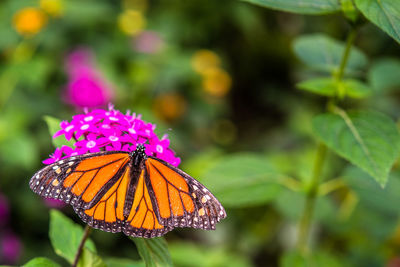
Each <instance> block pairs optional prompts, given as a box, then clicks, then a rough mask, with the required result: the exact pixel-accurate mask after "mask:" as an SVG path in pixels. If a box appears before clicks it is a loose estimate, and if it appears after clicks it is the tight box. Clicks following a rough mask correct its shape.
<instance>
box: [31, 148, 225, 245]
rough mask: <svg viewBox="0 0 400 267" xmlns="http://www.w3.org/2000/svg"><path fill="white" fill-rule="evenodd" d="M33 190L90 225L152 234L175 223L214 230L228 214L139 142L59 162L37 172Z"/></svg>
mask: <svg viewBox="0 0 400 267" xmlns="http://www.w3.org/2000/svg"><path fill="white" fill-rule="evenodd" d="M30 187H31V189H32V190H33V191H34V192H35V193H37V194H39V195H41V196H43V197H47V198H54V199H59V200H62V201H64V202H66V203H69V204H71V205H72V206H73V208H74V210H75V212H76V213H77V214H78V215H79V216H80V218H81V219H82V220H83V221H84V222H86V223H87V224H89V225H90V226H92V227H94V228H98V229H101V230H104V231H108V232H124V233H125V234H126V235H129V236H136V237H156V236H161V235H163V234H165V233H167V232H168V231H170V230H172V229H173V228H175V227H193V228H200V229H205V230H212V229H215V224H216V223H217V222H219V221H220V220H221V219H223V218H225V217H226V213H225V210H224V208H223V207H222V205H221V204H220V203H219V202H218V200H217V199H216V198H215V197H214V196H213V195H212V194H211V193H210V192H209V191H208V189H206V188H205V187H204V186H203V185H202V184H201V183H199V182H198V181H196V180H195V179H194V178H192V177H191V176H189V175H188V174H186V173H185V172H183V171H181V170H180V169H178V168H176V167H174V166H172V165H170V164H169V163H167V162H165V161H163V160H160V159H158V158H155V157H151V156H147V155H146V153H145V148H144V146H143V145H138V147H137V149H136V150H135V151H134V152H131V153H128V152H124V151H106V152H99V153H90V154H85V155H81V156H76V157H70V158H67V159H64V160H60V161H58V162H56V163H54V164H52V165H49V166H47V167H45V168H43V169H41V170H40V171H38V172H37V173H36V174H35V175H34V176H33V177H32V179H31V180H30Z"/></svg>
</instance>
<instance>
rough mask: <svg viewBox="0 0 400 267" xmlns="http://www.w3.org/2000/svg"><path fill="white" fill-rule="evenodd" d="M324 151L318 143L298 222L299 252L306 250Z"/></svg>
mask: <svg viewBox="0 0 400 267" xmlns="http://www.w3.org/2000/svg"><path fill="white" fill-rule="evenodd" d="M326 152H327V147H326V146H325V145H324V144H322V143H319V144H318V147H317V154H316V157H315V161H314V169H313V175H312V179H311V183H310V187H309V189H308V191H307V195H306V203H305V207H304V211H303V214H302V218H301V220H300V224H299V233H298V241H297V242H298V243H297V247H298V249H299V250H300V251H301V252H306V251H307V250H308V236H309V232H310V227H311V220H312V216H313V213H314V206H315V199H316V197H317V195H318V186H319V183H320V179H321V173H322V167H323V164H324V161H325V156H326Z"/></svg>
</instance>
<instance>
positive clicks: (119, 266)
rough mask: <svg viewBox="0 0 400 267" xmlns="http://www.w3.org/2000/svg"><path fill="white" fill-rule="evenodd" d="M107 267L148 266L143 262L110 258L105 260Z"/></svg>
mask: <svg viewBox="0 0 400 267" xmlns="http://www.w3.org/2000/svg"><path fill="white" fill-rule="evenodd" d="M104 262H105V263H106V265H107V267H145V266H146V265H145V264H144V262H142V261H134V260H131V259H121V258H108V259H105V260H104Z"/></svg>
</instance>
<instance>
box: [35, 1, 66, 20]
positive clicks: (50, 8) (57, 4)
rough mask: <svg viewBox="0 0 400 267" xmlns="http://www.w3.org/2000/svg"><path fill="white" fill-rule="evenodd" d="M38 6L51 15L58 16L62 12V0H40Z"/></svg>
mask: <svg viewBox="0 0 400 267" xmlns="http://www.w3.org/2000/svg"><path fill="white" fill-rule="evenodd" d="M40 7H41V8H42V9H43V10H44V11H46V12H47V14H49V15H51V16H53V17H59V16H61V15H62V14H63V13H64V3H63V1H62V0H40Z"/></svg>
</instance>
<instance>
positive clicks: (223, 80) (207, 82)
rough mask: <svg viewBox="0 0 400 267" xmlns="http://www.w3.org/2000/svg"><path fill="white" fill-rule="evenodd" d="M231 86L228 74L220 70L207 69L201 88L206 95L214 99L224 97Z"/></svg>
mask: <svg viewBox="0 0 400 267" xmlns="http://www.w3.org/2000/svg"><path fill="white" fill-rule="evenodd" d="M231 85H232V79H231V77H230V76H229V74H228V73H227V72H226V71H224V70H223V69H220V68H210V69H207V70H206V71H205V73H204V77H203V88H204V91H206V92H207V93H208V94H210V95H212V96H216V97H222V96H225V95H226V94H227V93H228V92H229V90H230V88H231Z"/></svg>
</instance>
